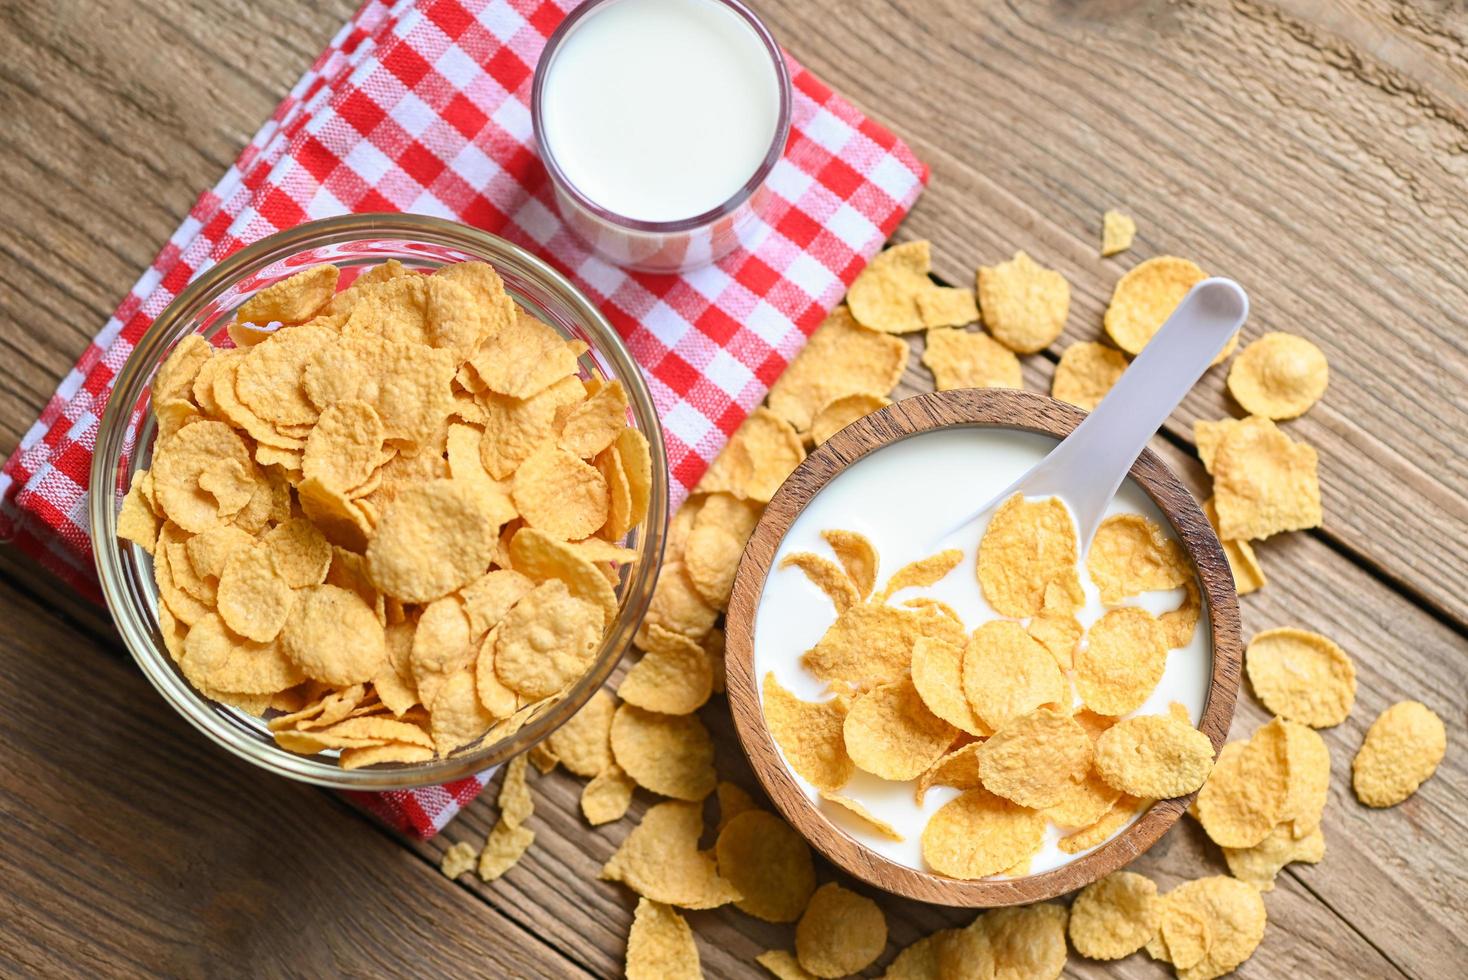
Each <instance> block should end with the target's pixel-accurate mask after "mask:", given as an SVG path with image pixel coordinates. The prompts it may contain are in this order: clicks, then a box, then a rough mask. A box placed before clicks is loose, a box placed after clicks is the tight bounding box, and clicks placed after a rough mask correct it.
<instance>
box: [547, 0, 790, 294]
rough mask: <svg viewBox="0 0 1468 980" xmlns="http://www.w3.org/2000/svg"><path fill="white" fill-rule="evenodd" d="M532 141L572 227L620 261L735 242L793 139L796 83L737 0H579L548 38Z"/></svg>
mask: <svg viewBox="0 0 1468 980" xmlns="http://www.w3.org/2000/svg"><path fill="white" fill-rule="evenodd" d="M531 114H532V120H533V123H534V126H535V140H536V145H537V148H538V149H539V151H540V157H541V160H542V161H543V162H544V163H545V167H546V170H547V171H548V172H549V174H550V179H551V183H552V185H553V187H554V188H555V194H556V201H557V204H558V206H559V208H560V211H561V215H562V217H563V218H564V219H565V221H566V223H567V224H568V225H569V226H570V227H571V229H572V230H573V231H575V232H576V233H577V234H578V235H579V236H580V237H581V238H583V239H584V240H585V241H586V242H587V243H588V244H589V245H591V246H592V247H593V248H594V249H595V250H596V251H597V252H599V253H600V254H601V255H603V256H604V257H605V258H607V259H608V260H610V261H612V262H614V263H616V264H617V265H621V266H625V267H627V268H632V269H640V270H645V271H653V272H680V271H685V270H688V269H693V268H697V267H699V266H702V265H706V264H708V263H710V262H713V261H714V260H716V259H718V258H720V257H721V256H723V255H724V254H726V253H727V252H729V251H730V250H731V249H733V248H734V247H735V246H736V245H738V244H739V236H740V232H741V230H742V229H743V228H744V227H745V225H746V224H747V223H749V222H750V220H751V219H752V218H754V217H755V216H756V215H758V213H759V210H760V207H761V203H762V200H763V198H764V196H765V194H764V185H765V180H766V178H767V177H768V176H769V173H770V170H771V168H773V167H774V165H775V162H776V161H777V160H779V158H780V154H781V153H782V152H783V151H784V149H785V140H786V137H787V136H788V135H789V132H790V76H789V73H788V72H787V71H786V68H785V59H784V57H783V56H782V55H781V53H780V49H779V46H778V45H776V43H775V40H774V38H772V37H771V36H770V32H769V31H768V30H767V29H766V28H765V26H764V24H762V23H761V22H760V20H759V18H757V17H756V16H755V15H754V14H753V13H751V12H750V10H749V8H747V7H745V6H744V5H743V4H742V3H739V2H738V0H587V2H586V3H583V4H582V5H581V6H580V7H578V8H576V10H575V11H573V12H572V13H571V15H570V16H568V17H567V18H566V19H565V20H564V21H563V22H562V23H561V26H560V27H559V28H557V29H556V31H555V33H554V34H552V35H551V37H550V40H549V41H548V42H547V43H546V46H545V50H544V51H543V52H542V54H541V56H540V62H539V63H538V64H537V65H536V68H535V80H534V87H533V90H532V95H531Z"/></svg>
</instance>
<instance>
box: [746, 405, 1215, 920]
mask: <svg viewBox="0 0 1468 980" xmlns="http://www.w3.org/2000/svg"><path fill="white" fill-rule="evenodd" d="M1083 418H1085V413H1083V412H1081V411H1080V410H1079V409H1076V408H1073V407H1072V406H1070V405H1066V404H1063V403H1061V402H1056V401H1052V400H1050V399H1048V398H1043V397H1040V396H1037V395H1034V394H1032V393H1029V392H1022V391H1003V390H998V389H989V390H973V389H970V390H964V391H949V392H941V393H936V392H934V393H927V394H921V395H914V396H912V397H910V398H906V399H903V400H902V401H899V402H897V403H896V404H895V405H892V406H890V407H888V408H885V409H883V410H881V411H879V412H876V413H874V414H872V415H868V416H866V417H865V418H862V419H858V420H857V421H856V422H854V423H852V424H851V425H849V426H847V427H846V428H844V429H842V430H841V431H840V432H838V433H836V434H835V435H833V436H832V437H831V438H830V439H829V440H827V441H826V442H824V443H822V444H821V445H820V446H818V447H816V449H815V450H814V451H813V452H812V453H811V454H810V455H809V456H808V457H806V459H805V462H803V463H801V464H800V466H799V467H798V468H797V469H796V471H795V472H794V473H792V474H791V475H790V478H789V479H788V480H786V481H785V483H784V484H783V485H782V486H781V487H780V489H779V490H777V491H776V492H775V495H774V497H772V498H771V500H770V503H769V506H767V507H766V508H765V513H764V517H763V518H762V519H761V520H760V523H759V526H758V527H756V528H755V531H754V534H753V536H752V537H751V538H750V540H749V544H748V545H747V546H746V547H745V551H744V558H743V560H742V561H741V562H740V564H739V574H738V577H737V578H736V579H735V582H734V590H733V595H732V597H731V599H730V602H729V613H728V616H727V619H726V622H725V626H724V630H725V635H726V637H727V649H726V654H725V662H726V664H727V669H728V698H729V710H730V712H731V713H732V715H733V717H734V724H735V728H736V730H737V731H738V734H739V739H740V742H741V743H742V744H743V746H744V751H745V754H746V755H747V756H748V757H749V760H750V762H751V764H752V765H753V767H754V771H755V776H756V778H758V779H759V781H760V785H761V786H762V787H763V788H764V790H765V792H767V793H768V794H769V795H770V797H771V798H772V799H773V800H774V802H775V805H776V806H777V807H778V808H779V810H780V812H781V813H782V814H783V815H784V816H785V818H786V819H787V820H788V821H790V823H791V824H792V825H793V826H794V827H795V828H796V829H797V830H799V831H800V832H801V833H802V834H803V835H804V836H805V837H806V839H807V840H809V841H810V842H811V844H812V846H814V847H815V848H816V850H818V851H820V852H821V853H822V854H824V855H825V856H826V857H827V858H829V859H830V860H831V861H833V862H834V863H835V864H837V865H838V866H840V867H841V868H843V869H844V870H846V871H847V872H848V873H849V874H852V875H855V876H856V877H858V878H860V879H861V880H863V881H865V882H867V883H869V884H871V885H873V886H875V887H877V888H881V889H883V890H885V891H889V892H894V893H896V894H898V895H902V896H904V897H907V898H915V899H918V900H920V901H925V902H933V903H936V904H941V905H954V906H959V907H964V908H989V907H994V906H1001V905H1022V904H1029V903H1031V902H1039V901H1045V900H1048V899H1052V898H1056V897H1058V896H1061V895H1065V894H1067V893H1069V892H1072V891H1075V890H1076V889H1077V888H1083V887H1085V886H1086V885H1089V884H1090V883H1091V882H1093V881H1095V880H1097V879H1098V878H1101V877H1103V876H1105V875H1108V874H1110V873H1111V872H1113V871H1115V870H1117V869H1118V868H1120V867H1122V866H1124V865H1126V864H1128V863H1130V862H1131V861H1133V860H1135V858H1136V857H1137V856H1138V855H1140V854H1142V853H1144V852H1145V851H1146V850H1147V849H1148V848H1149V847H1151V846H1152V845H1153V844H1154V843H1156V842H1157V840H1158V839H1160V838H1161V837H1162V835H1163V834H1165V833H1167V831H1168V829H1169V828H1170V827H1172V825H1173V824H1174V823H1176V822H1177V820H1178V818H1179V817H1180V816H1182V814H1183V812H1184V811H1185V810H1186V809H1187V806H1188V804H1189V803H1191V802H1192V799H1193V795H1192V794H1189V795H1188V796H1185V797H1179V798H1177V799H1171V800H1162V801H1159V802H1157V803H1156V804H1154V805H1153V806H1152V808H1151V809H1149V810H1148V811H1147V813H1146V814H1144V815H1143V816H1142V818H1141V819H1139V820H1138V821H1136V823H1134V824H1132V825H1131V826H1130V827H1128V828H1127V829H1126V830H1124V831H1123V832H1122V833H1120V834H1118V835H1117V836H1116V837H1115V838H1113V839H1112V840H1110V841H1108V842H1107V843H1106V844H1105V845H1104V846H1102V847H1100V848H1097V849H1096V850H1094V851H1092V852H1091V853H1090V854H1087V855H1085V856H1084V857H1081V858H1078V859H1076V860H1074V861H1072V862H1070V863H1068V864H1066V865H1064V866H1062V867H1060V868H1056V869H1055V870H1053V871H1047V872H1045V873H1043V874H1037V875H1031V876H1027V877H1023V878H1016V879H1009V880H996V881H990V880H983V879H981V880H977V881H959V880H956V879H953V878H947V877H944V876H942V875H938V874H932V873H928V872H924V871H915V870H913V869H912V868H908V867H904V866H903V865H901V864H898V863H896V862H894V861H890V860H888V859H886V858H884V857H882V856H881V855H880V854H877V853H875V852H873V851H871V850H869V849H868V848H866V847H864V846H862V844H861V843H860V842H858V841H857V840H856V839H855V838H853V837H852V836H851V835H849V834H847V833H845V832H843V831H842V830H840V829H839V828H838V827H837V826H836V825H835V824H833V823H832V822H831V821H830V820H829V819H827V818H826V816H825V815H824V814H822V813H821V811H820V809H819V808H818V807H816V806H815V805H813V804H812V803H811V801H810V799H809V798H808V797H807V796H806V794H805V791H804V790H803V789H802V788H801V787H800V785H799V784H798V783H797V782H796V781H795V779H794V777H793V776H792V775H791V773H790V771H789V769H788V768H787V767H786V765H785V762H784V760H783V759H782V758H781V757H780V752H779V750H778V748H777V746H776V745H775V742H774V739H773V737H772V736H771V734H770V731H769V729H768V727H767V726H766V725H765V722H764V708H763V706H762V703H761V700H760V694H759V678H757V677H756V676H755V675H754V633H755V623H756V617H757V609H758V606H759V601H760V596H761V595H762V594H763V593H764V590H765V584H766V581H767V580H768V577H769V574H770V571H771V566H772V565H773V564H774V561H775V554H776V552H777V551H778V550H779V547H780V542H781V541H783V540H784V538H785V535H786V534H787V533H788V532H789V530H790V528H791V526H792V525H793V524H794V523H795V521H796V519H797V518H799V516H800V514H801V512H802V511H803V510H804V509H805V507H806V505H808V504H809V503H810V502H811V500H812V499H814V497H815V496H816V494H818V493H820V492H821V490H822V489H824V488H825V487H826V486H827V485H828V484H829V483H830V482H831V481H832V480H834V479H836V478H837V477H839V476H840V475H841V474H842V473H843V472H845V471H846V468H847V467H849V466H851V465H852V464H853V463H856V462H857V461H859V460H861V459H864V458H865V457H867V456H869V455H870V454H872V453H875V452H880V451H881V450H882V449H883V448H884V447H886V446H890V445H892V444H893V443H895V442H898V441H900V440H902V439H906V438H908V437H910V436H916V435H920V434H922V433H925V432H932V431H936V430H939V429H942V428H944V427H947V426H954V425H978V426H996V427H1000V428H1017V429H1023V430H1025V431H1028V432H1038V433H1043V434H1045V435H1049V436H1053V437H1055V438H1057V439H1063V438H1065V437H1066V436H1068V435H1070V434H1071V432H1072V431H1073V430H1074V429H1075V427H1076V426H1077V425H1079V424H1080V422H1081V420H1082V419H1083ZM1130 476H1131V479H1132V480H1134V481H1136V482H1137V484H1138V485H1140V486H1141V487H1142V489H1143V490H1144V491H1146V493H1147V495H1148V496H1149V497H1150V498H1151V499H1152V501H1153V503H1155V504H1156V505H1157V507H1158V509H1159V510H1160V511H1161V512H1162V513H1163V515H1164V516H1165V517H1166V518H1167V519H1168V521H1169V522H1170V523H1171V524H1172V526H1173V528H1174V529H1175V530H1176V532H1177V535H1178V539H1179V541H1180V542H1181V544H1182V546H1183V549H1184V551H1185V552H1186V553H1187V555H1188V557H1189V559H1190V560H1191V561H1192V563H1193V565H1194V567H1195V569H1196V571H1197V575H1198V581H1199V583H1200V585H1201V589H1202V594H1203V597H1204V599H1205V600H1206V607H1207V609H1208V612H1209V617H1208V620H1207V629H1208V630H1209V633H1210V634H1211V636H1210V642H1211V646H1212V649H1213V667H1212V683H1211V684H1210V685H1209V689H1208V697H1207V700H1206V701H1205V702H1204V705H1203V715H1202V719H1201V721H1200V723H1199V725H1198V727H1199V729H1201V730H1202V732H1203V733H1204V734H1205V735H1207V736H1208V737H1209V738H1210V739H1212V741H1213V745H1214V748H1215V750H1216V749H1218V748H1219V747H1220V746H1222V745H1223V742H1224V740H1225V737H1226V735H1227V733H1228V729H1229V724H1230V723H1231V721H1232V720H1233V710H1234V700H1235V698H1236V696H1237V694H1238V688H1239V680H1240V674H1241V670H1242V666H1243V649H1242V646H1241V640H1240V637H1239V606H1238V599H1237V597H1236V596H1235V595H1234V588H1233V575H1232V573H1231V572H1230V571H1229V568H1228V560H1227V558H1225V557H1224V554H1223V549H1222V547H1221V546H1220V545H1219V543H1218V539H1217V538H1216V537H1215V536H1214V535H1213V533H1212V531H1211V529H1210V528H1209V526H1208V520H1207V518H1206V517H1205V516H1204V515H1203V512H1202V510H1200V509H1199V507H1198V503H1197V501H1196V500H1194V499H1193V497H1192V495H1191V494H1190V493H1189V492H1188V491H1187V490H1186V489H1185V488H1184V487H1183V486H1182V484H1180V483H1179V482H1178V481H1177V480H1176V479H1174V478H1173V476H1172V474H1171V473H1170V472H1169V471H1168V469H1167V467H1166V465H1165V464H1164V463H1163V462H1162V460H1161V459H1159V458H1158V457H1157V456H1156V455H1155V454H1154V453H1151V452H1148V451H1143V453H1142V455H1141V457H1140V458H1139V459H1138V460H1137V461H1136V463H1135V464H1133V466H1132V468H1131V473H1130ZM974 503H975V504H976V505H978V504H980V503H982V502H981V501H975V502H974Z"/></svg>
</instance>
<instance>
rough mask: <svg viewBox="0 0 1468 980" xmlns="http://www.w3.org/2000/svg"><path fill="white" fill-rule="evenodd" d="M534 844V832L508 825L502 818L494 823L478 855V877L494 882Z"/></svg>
mask: <svg viewBox="0 0 1468 980" xmlns="http://www.w3.org/2000/svg"><path fill="white" fill-rule="evenodd" d="M533 843H535V832H534V831H532V830H530V829H528V828H526V827H521V826H517V825H515V824H512V823H510V822H509V821H508V820H507V819H506V818H505V817H504V816H501V817H500V819H499V820H498V821H497V822H496V823H495V825H494V829H492V830H491V831H490V832H489V838H488V840H486V841H485V842H484V852H483V853H482V854H480V855H479V877H480V878H481V879H483V880H484V881H496V880H498V879H499V878H500V877H501V876H502V875H503V874H504V873H505V872H506V871H509V870H510V869H511V868H513V867H514V866H515V864H516V863H517V862H518V861H519V860H520V858H521V857H523V856H524V854H525V852H526V851H527V850H529V849H530V845H531V844H533Z"/></svg>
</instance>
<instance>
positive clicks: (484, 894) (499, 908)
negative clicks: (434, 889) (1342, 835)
mask: <svg viewBox="0 0 1468 980" xmlns="http://www.w3.org/2000/svg"><path fill="white" fill-rule="evenodd" d="M321 792H322V793H323V794H325V795H326V796H327V797H329V798H330V800H331V802H332V805H333V806H334V807H335V808H336V809H337V810H340V811H342V812H344V813H349V814H351V816H353V817H354V818H356V819H358V820H362V821H364V822H366V823H367V824H369V825H370V826H371V827H372V829H373V830H375V831H377V833H379V834H381V835H382V836H383V837H385V838H387V839H388V840H389V841H391V842H392V843H394V844H396V845H397V846H398V847H401V848H402V849H403V850H405V851H407V852H408V853H409V854H411V855H412V856H413V857H414V858H415V859H417V861H418V863H419V864H421V865H422V866H423V867H424V868H426V869H427V871H428V873H429V874H433V875H442V874H443V872H442V871H440V870H439V867H438V865H437V864H435V863H434V862H433V858H432V857H431V856H429V855H427V854H424V853H422V852H421V851H419V850H418V849H417V848H415V847H411V846H409V843H408V841H407V840H405V839H404V835H402V834H400V833H399V832H398V831H395V830H393V829H392V828H391V827H388V826H387V825H386V824H384V823H383V822H382V821H380V820H377V819H376V818H374V817H373V816H372V815H371V814H369V813H366V812H365V811H363V810H361V809H360V808H358V807H355V806H353V805H352V804H350V803H348V802H347V801H346V800H344V799H342V798H341V796H340V795H339V794H337V793H335V792H333V791H331V790H328V789H323V790H321ZM489 792H491V790H490V789H489V787H485V789H484V793H483V794H481V795H480V797H479V798H480V799H482V798H483V795H484V794H488V793H489ZM451 823H452V821H451ZM531 846H532V847H533V846H534V845H533V844H532V845H531ZM466 873H467V874H476V872H474V871H469V872H466ZM452 881H453V884H454V886H455V887H456V888H457V889H458V890H459V891H460V892H461V893H463V894H464V895H467V896H468V897H470V898H472V899H474V901H475V902H476V903H479V904H482V905H486V906H488V907H489V908H491V909H493V910H494V911H496V912H498V913H499V914H500V915H503V916H504V917H505V918H507V919H512V920H514V921H516V922H519V923H520V924H521V925H523V926H524V927H525V931H526V932H527V933H529V934H530V935H532V936H534V937H535V940H536V942H538V943H540V944H541V945H542V946H544V947H545V948H546V949H547V950H549V951H551V952H552V953H555V954H556V955H557V956H559V957H561V958H562V959H564V960H565V961H566V962H568V963H570V964H572V965H574V966H575V967H576V968H577V969H578V970H580V971H582V972H583V973H585V974H586V975H587V976H591V977H594V976H596V975H597V974H596V969H595V968H594V967H593V966H591V964H589V963H586V962H585V961H583V960H581V959H580V958H578V957H576V956H574V955H572V954H571V952H570V950H568V949H565V948H563V947H561V946H558V945H556V944H555V943H553V942H551V941H550V939H549V938H547V937H546V936H545V935H543V934H541V933H540V932H537V931H536V929H535V927H534V925H533V924H532V923H530V922H528V921H526V920H523V919H522V918H521V917H520V916H519V915H518V914H517V913H518V912H519V911H520V910H519V909H518V908H517V907H516V906H514V905H512V904H510V903H508V902H506V903H499V902H494V901H491V900H490V896H491V895H493V894H494V889H493V888H486V889H477V888H471V887H469V886H468V885H466V884H464V883H463V882H461V881H459V880H458V879H457V878H455V879H452ZM1321 904H1322V905H1323V904H1325V903H1323V902H1322V903H1321ZM1326 907H1327V908H1329V906H1326ZM1331 911H1332V912H1334V909H1332V910H1331ZM1392 965H1393V966H1395V965H1396V964H1395V963H1393V964H1392Z"/></svg>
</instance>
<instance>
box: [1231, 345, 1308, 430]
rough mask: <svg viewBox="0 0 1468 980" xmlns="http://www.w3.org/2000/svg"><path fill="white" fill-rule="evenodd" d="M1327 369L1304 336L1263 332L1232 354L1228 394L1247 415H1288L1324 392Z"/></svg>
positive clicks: (1300, 410)
mask: <svg viewBox="0 0 1468 980" xmlns="http://www.w3.org/2000/svg"><path fill="white" fill-rule="evenodd" d="M1329 383H1330V369H1329V367H1328V366H1327V364H1326V361H1325V355H1324V354H1323V353H1321V351H1320V348H1319V347H1316V346H1315V345H1314V344H1312V343H1311V342H1310V341H1308V340H1306V339H1305V338H1304V337H1298V336H1296V335H1294V334H1289V333H1267V334H1265V335H1264V336H1262V337H1260V338H1259V339H1258V340H1256V341H1254V342H1253V343H1251V344H1249V345H1248V346H1247V347H1245V348H1244V349H1243V350H1242V351H1240V352H1239V356H1238V357H1236V358H1234V363H1233V366H1232V367H1230V368H1229V372H1228V390H1229V394H1231V395H1233V396H1234V399H1235V400H1236V401H1237V402H1238V403H1239V404H1240V405H1242V406H1243V408H1244V411H1246V412H1248V413H1249V414H1250V415H1259V416H1262V417H1264V418H1268V419H1292V418H1296V417H1298V416H1300V415H1304V414H1305V412H1306V411H1308V410H1309V408H1310V406H1311V405H1314V404H1315V403H1316V402H1317V401H1319V400H1320V396H1321V395H1323V394H1325V387H1326V385H1327V384H1329Z"/></svg>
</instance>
